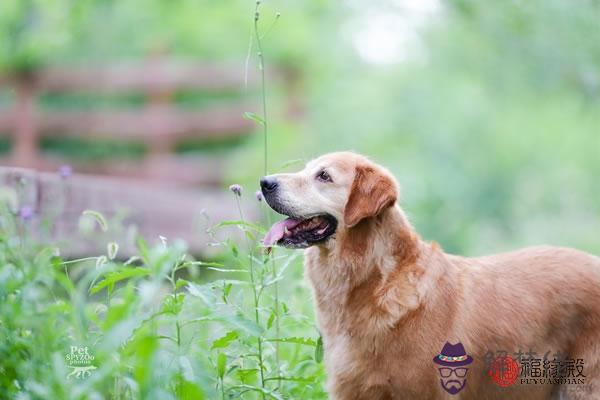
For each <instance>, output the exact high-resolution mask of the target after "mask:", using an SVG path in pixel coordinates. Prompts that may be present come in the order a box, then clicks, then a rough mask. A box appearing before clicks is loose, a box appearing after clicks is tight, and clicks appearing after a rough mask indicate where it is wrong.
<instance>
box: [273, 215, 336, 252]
mask: <svg viewBox="0 0 600 400" xmlns="http://www.w3.org/2000/svg"><path fill="white" fill-rule="evenodd" d="M336 228H337V220H336V219H335V218H334V217H332V216H331V215H329V214H323V215H317V216H314V217H311V218H307V219H299V218H291V217H290V218H286V219H284V220H283V221H279V222H276V223H275V224H274V225H273V226H272V227H271V229H269V232H267V234H266V236H265V239H264V241H263V243H264V245H265V246H267V247H272V246H273V245H275V244H277V245H279V246H283V247H289V248H293V249H304V248H306V247H309V246H311V245H313V244H316V243H320V242H323V241H325V240H326V239H327V238H329V237H330V236H331V235H333V234H334V232H335V229H336Z"/></svg>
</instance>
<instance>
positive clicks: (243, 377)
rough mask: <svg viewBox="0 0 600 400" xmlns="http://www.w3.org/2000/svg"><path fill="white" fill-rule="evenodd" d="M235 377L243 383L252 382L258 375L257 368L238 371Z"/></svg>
mask: <svg viewBox="0 0 600 400" xmlns="http://www.w3.org/2000/svg"><path fill="white" fill-rule="evenodd" d="M237 375H238V377H239V378H240V381H242V383H244V382H245V381H247V380H248V381H253V380H254V379H255V378H256V376H257V375H258V369H257V368H249V369H238V370H237Z"/></svg>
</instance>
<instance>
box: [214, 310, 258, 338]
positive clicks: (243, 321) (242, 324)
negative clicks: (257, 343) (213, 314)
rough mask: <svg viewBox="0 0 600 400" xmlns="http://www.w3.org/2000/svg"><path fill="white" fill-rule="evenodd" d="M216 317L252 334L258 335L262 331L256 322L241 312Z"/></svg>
mask: <svg viewBox="0 0 600 400" xmlns="http://www.w3.org/2000/svg"><path fill="white" fill-rule="evenodd" d="M217 319H220V320H222V321H225V322H228V323H229V324H230V325H231V326H233V327H235V328H239V329H242V330H244V331H245V332H247V333H249V334H251V335H253V336H260V335H261V334H262V331H263V330H262V328H261V327H260V326H259V325H257V324H256V322H254V321H252V320H250V319H248V318H246V317H244V316H243V315H242V314H241V313H235V314H230V315H223V316H220V317H218V318H217Z"/></svg>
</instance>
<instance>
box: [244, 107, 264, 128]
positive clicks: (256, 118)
mask: <svg viewBox="0 0 600 400" xmlns="http://www.w3.org/2000/svg"><path fill="white" fill-rule="evenodd" d="M244 118H246V119H247V120H250V121H254V122H256V123H257V124H259V125H263V126H264V124H265V120H264V119H263V118H262V117H261V116H260V115H258V114H256V113H253V112H250V111H246V112H245V113H244Z"/></svg>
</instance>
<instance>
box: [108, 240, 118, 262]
mask: <svg viewBox="0 0 600 400" xmlns="http://www.w3.org/2000/svg"><path fill="white" fill-rule="evenodd" d="M106 252H107V254H108V259H109V260H114V259H115V257H116V256H117V253H118V252H119V245H118V244H117V242H110V243H108V244H107V245H106Z"/></svg>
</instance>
